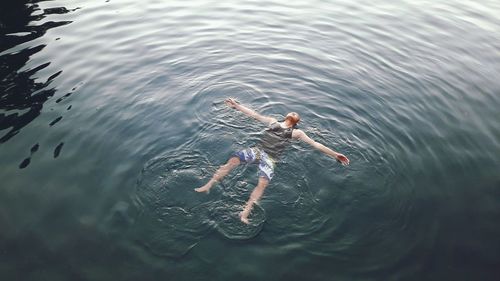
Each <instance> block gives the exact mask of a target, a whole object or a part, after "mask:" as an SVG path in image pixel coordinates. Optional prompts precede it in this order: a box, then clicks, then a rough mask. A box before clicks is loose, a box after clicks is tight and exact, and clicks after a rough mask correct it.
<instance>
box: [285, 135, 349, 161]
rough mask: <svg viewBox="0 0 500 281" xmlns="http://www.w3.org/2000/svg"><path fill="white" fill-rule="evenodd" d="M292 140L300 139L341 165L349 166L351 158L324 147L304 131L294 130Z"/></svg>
mask: <svg viewBox="0 0 500 281" xmlns="http://www.w3.org/2000/svg"><path fill="white" fill-rule="evenodd" d="M292 138H294V139H299V140H301V141H303V142H305V143H308V144H310V145H311V146H312V147H314V148H316V149H318V150H319V151H321V152H323V153H324V154H326V155H328V156H331V157H333V158H335V159H337V160H338V161H340V163H342V165H349V158H347V157H346V156H345V155H344V154H341V153H338V152H335V151H333V150H331V149H330V148H328V147H326V146H324V145H322V144H321V143H319V142H317V141H314V140H313V139H311V138H310V137H309V136H308V135H307V134H306V133H304V131H302V130H298V129H297V130H293V132H292Z"/></svg>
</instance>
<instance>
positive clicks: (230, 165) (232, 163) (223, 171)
mask: <svg viewBox="0 0 500 281" xmlns="http://www.w3.org/2000/svg"><path fill="white" fill-rule="evenodd" d="M239 164H240V159H239V158H238V157H231V158H229V160H228V161H227V163H226V164H224V165H222V166H220V167H219V169H218V170H217V171H216V172H215V174H214V175H213V177H212V178H211V179H210V180H209V181H208V182H207V183H206V184H205V185H204V186H202V187H199V188H195V189H194V190H195V191H197V192H206V193H208V192H209V191H210V188H212V186H213V185H214V184H215V183H216V182H217V181H220V180H221V179H222V178H223V177H225V176H226V175H227V174H229V172H231V170H232V169H234V168H236V167H237V166H238V165H239Z"/></svg>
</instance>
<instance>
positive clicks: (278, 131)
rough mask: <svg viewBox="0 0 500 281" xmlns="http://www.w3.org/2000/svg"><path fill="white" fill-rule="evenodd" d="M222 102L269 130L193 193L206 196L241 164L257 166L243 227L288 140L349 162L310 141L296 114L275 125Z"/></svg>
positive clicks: (234, 104)
mask: <svg viewBox="0 0 500 281" xmlns="http://www.w3.org/2000/svg"><path fill="white" fill-rule="evenodd" d="M225 103H226V104H227V105H228V106H229V107H232V108H234V109H236V110H239V111H241V112H243V113H244V114H246V115H248V116H250V117H253V118H255V119H257V120H258V121H261V122H263V123H265V124H266V125H267V126H268V128H267V129H266V130H265V131H264V134H263V136H262V138H261V142H260V145H259V146H258V147H250V148H247V149H244V150H241V151H238V152H236V153H234V154H233V156H232V157H231V158H229V160H228V161H227V163H226V164H225V165H222V166H221V167H220V168H219V169H218V170H217V171H216V172H215V174H214V175H213V177H212V179H210V180H209V181H208V182H207V183H206V184H205V185H204V186H202V187H200V188H196V189H195V190H196V191H197V192H207V193H208V192H209V191H210V188H212V186H213V185H214V184H215V183H216V182H217V181H220V180H221V179H222V178H223V177H225V176H226V175H227V174H229V172H231V170H232V169H234V168H236V167H237V166H238V165H240V164H241V163H253V164H258V165H259V172H258V174H259V182H258V184H257V186H256V187H255V189H254V190H253V191H252V194H251V195H250V198H249V199H248V201H247V203H246V205H245V207H244V209H243V211H242V212H241V213H240V219H241V221H242V222H244V223H246V224H248V223H249V221H248V216H249V215H250V212H251V211H252V208H253V204H256V203H257V202H258V200H259V199H260V197H262V194H264V190H265V189H266V187H267V185H268V184H269V182H270V181H271V179H272V178H273V175H274V167H275V166H276V161H277V160H278V158H279V156H280V154H281V153H282V152H283V150H284V149H285V148H286V145H287V143H288V142H289V140H290V139H298V140H301V141H304V142H306V143H308V144H310V145H311V146H313V147H314V148H316V149H318V150H319V151H321V152H323V153H325V154H326V155H328V156H331V157H333V158H335V159H337V160H338V161H339V162H340V163H342V164H343V165H348V164H349V159H348V158H347V157H346V156H345V155H343V154H340V153H338V152H335V151H333V150H331V149H330V148H328V147H326V146H324V145H322V144H321V143H318V142H316V141H314V140H312V139H311V138H310V137H308V136H307V135H306V133H304V132H303V131H302V130H300V129H297V127H296V125H297V123H299V121H300V116H299V114H297V113H295V112H290V113H288V114H287V115H286V117H285V120H283V121H281V122H278V120H277V119H275V118H273V117H270V116H263V115H260V114H259V113H257V112H255V111H254V110H252V109H250V108H248V107H246V106H243V105H241V104H240V103H239V102H238V101H236V100H235V99H232V98H229V99H226V100H225Z"/></svg>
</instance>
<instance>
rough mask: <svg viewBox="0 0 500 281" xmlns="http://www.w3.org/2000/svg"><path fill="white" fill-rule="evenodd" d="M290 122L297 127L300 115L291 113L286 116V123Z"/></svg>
mask: <svg viewBox="0 0 500 281" xmlns="http://www.w3.org/2000/svg"><path fill="white" fill-rule="evenodd" d="M286 120H289V121H290V122H291V123H292V124H293V125H296V124H297V123H299V121H300V115H299V114H298V113H297V112H290V113H288V114H287V115H286V117H285V121H286Z"/></svg>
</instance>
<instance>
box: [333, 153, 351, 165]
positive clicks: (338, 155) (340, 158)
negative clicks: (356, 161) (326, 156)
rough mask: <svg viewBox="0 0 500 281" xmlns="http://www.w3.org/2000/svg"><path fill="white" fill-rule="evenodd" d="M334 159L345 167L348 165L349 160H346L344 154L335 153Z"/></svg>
mask: <svg viewBox="0 0 500 281" xmlns="http://www.w3.org/2000/svg"><path fill="white" fill-rule="evenodd" d="M335 159H337V161H339V162H340V163H342V165H344V166H347V165H349V158H347V157H346V156H345V155H344V154H340V153H337V155H336V156H335Z"/></svg>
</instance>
